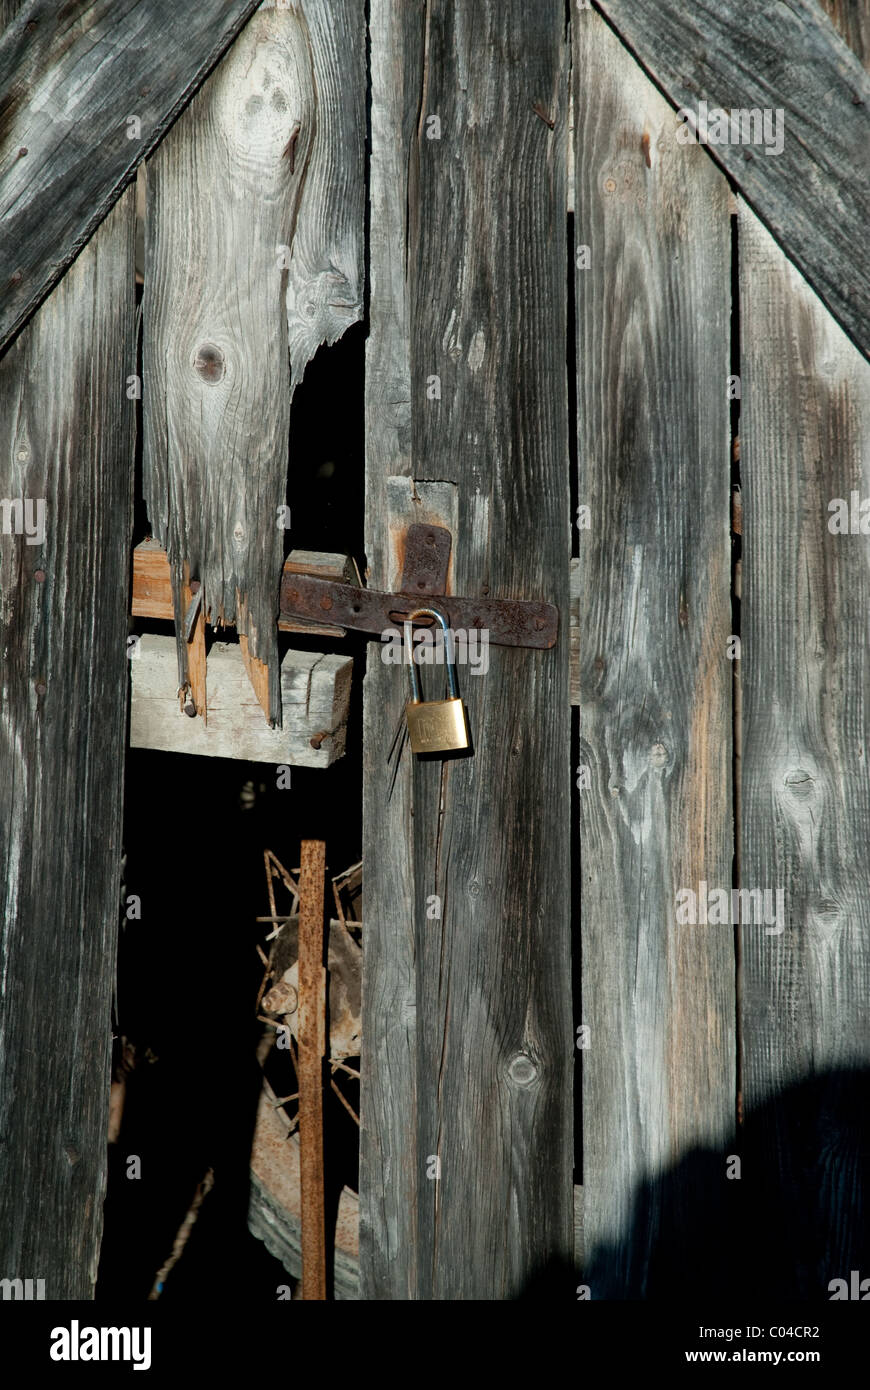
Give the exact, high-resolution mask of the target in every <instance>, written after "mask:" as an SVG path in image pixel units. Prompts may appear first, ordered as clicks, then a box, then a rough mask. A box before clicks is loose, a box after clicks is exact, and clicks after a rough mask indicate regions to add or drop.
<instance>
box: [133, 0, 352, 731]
mask: <svg viewBox="0 0 870 1390" xmlns="http://www.w3.org/2000/svg"><path fill="white" fill-rule="evenodd" d="M309 21H310V22H309ZM361 25H362V13H361V11H359V12H356V11H353V12H352V11H351V7H350V4H349V3H347V4H342V5H340V6H337V7H336V6H326V5H325V4H323V3H320V2H319V0H310V4H307V5H305V6H303V5H301V4H294V5H284V4H281V5H278V6H276V5H275V4H274V3H272V4H264V5H262V6H261V7H260V9H259V10H258V12H257V14H256V15H255V17H254V18H253V19H252V20H251V22H250V24H249V25H248V26H247V28H246V29H245V31H244V33H243V34H242V35H241V37H240V38H239V40H238V41H237V43H236V44H235V45H234V46H233V49H232V50H231V52H230V53H228V54H227V56H226V57H225V59H224V60H223V62H222V63H221V64H220V66H219V68H218V69H217V71H216V72H215V73H214V74H213V76H212V77H211V78H210V79H209V81H208V82H207V83H206V85H205V87H204V88H203V91H202V92H201V93H200V95H199V96H198V97H197V99H196V100H195V101H194V103H193V104H192V106H191V108H190V110H189V111H188V112H187V113H186V114H185V115H184V117H182V119H181V120H179V121H178V122H177V123H176V125H175V127H174V129H173V130H172V131H171V132H170V134H169V136H168V137H167V139H166V140H165V141H164V144H163V146H162V148H161V149H160V151H159V152H158V154H157V155H156V156H155V158H154V159H153V160H152V161H151V162H150V164H149V169H148V213H147V221H146V250H147V264H146V275H145V333H144V380H145V385H144V410H145V462H144V482H145V495H146V501H147V504H148V510H149V516H150V519H151V522H152V525H153V528H154V534H155V536H157V537H158V539H160V540H161V541H162V542H163V543H164V544H165V546H166V549H167V552H168V554H169V558H170V563H171V565H172V567H173V584H174V586H175V588H176V590H177V589H178V587H179V585H180V574H181V567H182V566H183V564H184V563H185V562H186V563H188V564H189V566H190V574H191V577H195V578H198V579H200V580H201V582H202V584H203V588H204V593H205V599H204V602H205V607H206V609H207V611H208V613H209V620H210V621H212V622H217V621H226V622H235V624H236V626H237V627H238V628H239V631H240V632H243V633H244V634H245V636H246V637H247V639H248V645H249V652H250V656H251V658H256V659H257V660H259V661H260V662H264V663H265V664H266V665H267V666H268V683H269V713H270V717H271V718H272V719H273V720H280V714H281V708H280V684H279V680H278V658H277V632H276V619H277V609H278V584H279V580H280V575H281V567H282V563H283V541H284V532H283V530H282V529H281V527H280V526H279V525H278V518H279V511H278V509H279V508H280V507H281V506H283V505H284V503H285V501H286V496H287V461H288V436H289V428H290V404H291V398H292V393H293V389H294V388H295V386H296V385H297V384H298V382H299V380H300V379H301V376H302V373H303V371H304V368H305V364H306V362H307V361H308V360H309V359H310V357H311V356H312V355H313V353H314V352H315V350H316V348H317V345H318V344H319V343H320V342H324V341H325V342H332V341H334V340H335V338H336V337H337V336H338V335H339V334H340V333H341V332H342V331H343V330H344V328H345V327H346V326H347V325H348V324H349V323H351V322H353V320H354V319H355V318H356V317H358V316H359V312H360V282H361V273H360V260H361V249H360V248H361V244H362V223H363V207H362V139H363V134H362V131H363V127H362V116H361V105H362V100H363V98H362V91H363V67H362V64H363V57H364V45H363V42H362V32H361ZM345 82H346V83H347V84H348V86H347V93H348V94H349V95H348V94H345V100H344V105H343V106H342V107H341V109H339V106H340V103H339V90H340V89H341V90H342V91H343V86H342V84H343V83H345ZM297 232H298V233H299V236H300V240H299V241H298V242H297ZM288 299H289V300H290V301H291V304H292V312H291V314H290V328H289V330H288V307H287V304H288ZM288 334H289V337H288ZM288 350H289V358H288ZM291 364H292V378H291ZM291 498H292V484H291ZM176 631H177V633H178V631H179V623H178V616H177V617H176ZM186 661H187V651H186V650H185V647H184V644H183V641H181V640H179V676H180V679H181V680H182V681H183V680H184V679H185V678H186V675H185V668H186Z"/></svg>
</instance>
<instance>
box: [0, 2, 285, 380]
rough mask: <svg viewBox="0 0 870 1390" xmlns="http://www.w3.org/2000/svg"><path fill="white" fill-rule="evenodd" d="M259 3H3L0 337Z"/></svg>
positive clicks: (48, 281) (55, 274)
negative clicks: (11, 5)
mask: <svg viewBox="0 0 870 1390" xmlns="http://www.w3.org/2000/svg"><path fill="white" fill-rule="evenodd" d="M256 4H257V0H203V3H201V4H197V5H196V6H194V7H192V8H188V7H185V6H179V5H177V4H175V3H173V0H74V3H72V4H67V5H60V6H58V5H57V4H54V3H52V0H31V3H30V4H25V5H21V6H18V7H17V13H16V14H15V15H14V17H13V16H10V15H9V13H8V11H9V7H8V6H7V10H6V16H5V17H7V18H8V20H9V23H8V27H7V28H6V31H5V33H4V34H3V36H2V38H0V93H2V97H0V294H2V300H0V347H3V346H4V345H5V344H6V343H7V342H8V341H9V339H10V337H11V336H12V335H13V334H14V333H16V332H17V331H18V329H19V328H20V327H21V325H22V324H23V323H24V322H25V321H26V319H27V318H28V316H29V315H30V314H32V313H33V310H34V309H35V308H36V306H37V305H38V304H39V303H40V301H41V300H42V299H43V298H44V297H45V295H46V294H47V293H48V292H49V290H50V289H51V288H52V286H53V285H55V284H56V283H57V281H58V279H59V278H60V276H61V275H62V274H63V272H64V270H65V269H66V267H67V266H68V265H69V264H70V262H71V261H73V260H74V259H75V257H76V256H77V255H78V253H79V251H80V250H81V248H82V247H83V246H84V245H85V243H86V242H87V240H88V238H89V237H90V236H91V235H92V234H93V232H94V229H95V228H96V227H98V226H99V225H100V223H101V222H102V220H103V218H104V217H105V216H106V213H107V212H108V211H109V209H110V208H111V206H112V204H113V203H114V202H115V200H116V198H117V197H118V195H119V193H120V192H121V190H122V189H123V188H124V187H125V186H126V185H127V184H128V183H129V182H130V180H131V178H132V177H133V175H134V173H135V171H136V166H137V165H138V164H139V163H140V161H141V160H142V159H144V158H145V156H146V155H147V154H149V153H150V152H151V150H153V149H154V147H155V145H156V144H157V143H158V141H159V140H160V139H161V138H162V136H163V135H164V134H165V132H166V131H167V130H168V128H169V126H170V125H171V124H172V122H173V121H174V120H175V118H176V116H177V115H178V114H179V112H180V111H181V110H182V109H183V108H184V106H185V105H186V104H187V102H188V101H189V100H190V98H191V96H192V95H193V93H194V92H195V91H196V89H197V87H198V86H199V84H200V83H201V82H202V80H203V78H204V77H205V76H206V74H207V73H208V72H209V71H210V70H211V68H212V67H213V66H214V64H215V63H216V62H217V61H218V59H219V58H220V56H221V54H222V53H223V52H224V51H225V50H226V49H227V48H228V46H229V45H230V44H231V43H232V40H233V38H234V37H235V35H236V34H237V33H238V32H239V30H240V28H241V27H242V25H243V24H244V22H245V20H246V19H247V18H248V16H249V15H250V14H251V13H252V12H253V10H254V9H255V8H256ZM133 120H135V121H138V123H139V124H138V128H137V126H136V125H135V124H131V121H133ZM134 369H135V368H131V370H134Z"/></svg>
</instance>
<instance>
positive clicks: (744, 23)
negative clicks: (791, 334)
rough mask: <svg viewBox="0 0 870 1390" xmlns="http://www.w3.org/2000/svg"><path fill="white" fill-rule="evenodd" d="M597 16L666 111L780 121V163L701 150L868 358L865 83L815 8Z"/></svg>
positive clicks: (735, 149) (722, 147)
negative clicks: (723, 111) (763, 114)
mask: <svg viewBox="0 0 870 1390" xmlns="http://www.w3.org/2000/svg"><path fill="white" fill-rule="evenodd" d="M600 8H601V9H602V10H603V12H604V13H605V15H606V16H607V18H608V19H609V20H610V21H611V22H612V23H613V25H614V27H615V28H616V30H617V32H618V33H619V35H620V36H621V38H622V39H623V40H624V41H625V42H626V43H627V44H628V45H629V47H630V48H631V49H632V50H633V52H634V53H635V54H636V55H637V57H638V58H639V60H640V61H641V63H643V65H644V67H645V68H646V69H647V71H648V72H649V73H651V74H652V76H653V78H654V79H655V80H656V82H657V83H658V84H659V86H660V87H661V88H662V90H663V91H664V92H665V94H666V95H667V96H668V98H669V99H670V100H671V101H672V102H673V103H674V105H675V106H677V107H685V108H691V109H692V110H693V111H697V109H698V104H699V102H700V101H701V100H705V101H707V102H708V103H709V106H710V108H714V107H724V108H727V109H728V110H729V111H730V110H731V109H735V110H741V109H747V110H748V109H751V108H758V109H759V110H763V109H764V108H769V109H770V110H771V111H772V112H775V111H776V110H777V109H781V110H782V111H783V113H784V127H783V130H784V140H783V145H782V149H781V152H780V153H778V154H770V155H768V154H767V153H765V150H764V149H763V148H762V147H761V146H759V145H754V146H752V145H747V144H730V143H729V144H717V145H713V144H710V145H707V146H706V147H705V148H706V149H707V150H708V151H709V153H710V154H712V155H713V156H714V157H715V158H716V159H717V160H718V162H719V163H720V164H721V165H722V166H723V168H725V169H726V170H727V172H728V173H729V174H730V176H731V177H732V178H733V179H734V180H735V182H736V184H737V185H738V187H739V189H740V191H741V192H742V194H743V195H744V197H745V198H746V201H747V202H748V203H749V204H750V205H751V206H752V207H753V208H754V209H755V211H756V213H757V214H758V216H759V217H760V218H761V219H762V220H763V221H764V222H765V223H766V225H767V226H768V228H769V229H770V230H771V231H772V232H773V235H774V236H775V237H776V239H777V240H778V241H779V243H780V245H781V246H782V248H783V250H784V251H785V252H786V254H787V255H788V256H789V258H790V259H791V260H793V261H794V263H795V264H796V265H797V266H798V267H799V268H800V269H801V270H802V271H803V273H804V275H805V276H806V278H807V279H808V280H809V282H810V284H811V285H812V286H813V287H814V289H815V290H816V292H817V293H818V294H819V295H820V296H821V298H822V299H823V300H824V302H825V304H827V306H828V308H829V309H830V310H831V313H832V314H833V315H834V317H835V318H836V319H837V320H838V321H839V322H840V324H841V325H842V326H843V328H844V329H845V330H846V332H847V333H849V334H850V335H851V337H852V338H853V339H854V341H855V343H856V344H857V346H858V347H859V348H860V350H861V351H862V352H863V353H864V354H865V355H870V260H868V257H867V256H866V255H865V256H860V255H856V250H857V249H858V248H859V247H864V246H865V244H866V240H867V228H868V226H870V160H868V157H867V152H868V149H870V77H868V75H867V73H866V72H865V71H864V68H863V67H862V64H861V62H860V60H859V59H858V57H856V55H855V54H854V53H853V52H852V51H851V50H850V49H849V48H848V46H847V44H846V43H845V41H844V40H843V39H842V38H841V37H840V35H839V34H838V33H837V32H836V31H835V29H834V27H833V25H832V24H831V22H830V20H829V19H828V18H827V16H826V15H825V14H824V13H823V11H822V9H821V7H820V5H819V4H818V3H817V0H788V4H779V3H776V0H753V3H751V4H745V3H743V4H741V3H737V0H694V3H693V4H691V5H689V6H687V5H686V4H685V3H684V0H658V3H656V4H650V3H649V0H601V6H600ZM578 18H579V19H580V21H582V20H583V18H584V15H583V14H581V15H580V16H579V17H578ZM856 27H857V26H856Z"/></svg>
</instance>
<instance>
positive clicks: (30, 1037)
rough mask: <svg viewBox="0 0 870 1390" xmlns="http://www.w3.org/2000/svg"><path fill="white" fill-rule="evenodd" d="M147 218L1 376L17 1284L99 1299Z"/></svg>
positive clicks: (3, 1143) (3, 1020)
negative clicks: (129, 388)
mask: <svg viewBox="0 0 870 1390" xmlns="http://www.w3.org/2000/svg"><path fill="white" fill-rule="evenodd" d="M133 238H134V203H133V194H132V192H130V193H128V194H125V195H124V197H123V198H122V199H121V201H120V202H119V204H118V205H117V207H116V208H115V209H114V211H113V212H112V214H111V215H110V217H109V218H108V219H107V220H106V223H105V225H104V226H103V227H101V228H100V230H99V231H98V232H97V233H96V235H95V236H94V237H93V238H92V240H91V242H90V243H89V245H88V246H87V247H86V249H85V250H84V251H83V252H82V254H81V256H80V257H79V259H78V260H77V261H76V264H75V265H74V266H73V267H72V268H71V269H70V271H69V272H68V274H67V275H66V276H65V278H64V280H63V281H62V283H61V284H60V285H58V287H57V288H56V289H55V290H54V292H53V293H52V295H51V296H50V298H49V299H48V300H46V302H45V303H44V304H43V306H42V308H41V309H40V311H39V312H38V314H37V315H36V316H35V317H34V319H33V321H32V322H31V323H30V324H29V325H28V327H27V328H26V329H25V331H24V332H23V333H22V334H21V335H20V336H19V337H18V339H17V340H16V342H15V343H14V345H13V346H12V347H11V348H10V349H9V350H8V351H7V353H6V355H5V356H4V358H3V359H2V362H0V399H2V401H3V410H2V414H0V497H3V498H16V497H22V496H23V497H30V498H41V499H44V502H45V539H44V543H43V544H40V545H33V546H31V545H28V544H27V542H26V539H25V537H23V536H16V535H9V534H0V766H2V768H3V769H4V773H3V777H2V779H0V981H2V985H0V988H2V1006H0V1136H2V1137H0V1272H2V1275H3V1277H4V1278H6V1277H8V1278H34V1279H37V1278H39V1279H45V1281H46V1294H45V1296H46V1298H49V1299H73V1298H90V1297H91V1296H92V1293H93V1286H94V1281H95V1279H96V1271H97V1258H98V1252H99V1242H100V1236H101V1231H102V1202H103V1194H104V1188H105V1182H106V1132H107V1123H108V1109H109V1081H110V1072H109V1065H110V1051H111V998H112V989H113V986H114V979H115V949H116V941H117V933H118V925H117V924H118V896H119V891H120V858H121V816H122V783H123V768H124V740H125V723H126V709H127V656H126V638H127V591H128V570H129V563H130V545H131V542H132V527H133V474H134V470H133V452H134V428H135V424H134V422H135V415H134V405H133V402H131V401H129V400H128V399H127V396H126V392H125V379H126V376H127V375H128V374H129V372H130V371H131V370H133V369H134V367H135V339H134V264H133Z"/></svg>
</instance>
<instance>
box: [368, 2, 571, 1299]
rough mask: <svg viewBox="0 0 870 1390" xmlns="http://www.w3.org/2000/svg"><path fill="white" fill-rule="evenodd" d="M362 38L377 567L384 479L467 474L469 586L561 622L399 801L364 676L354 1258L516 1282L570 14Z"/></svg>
mask: <svg viewBox="0 0 870 1390" xmlns="http://www.w3.org/2000/svg"><path fill="white" fill-rule="evenodd" d="M371 35H372V73H373V108H372V132H373V134H372V145H373V148H372V188H373V195H372V229H373V238H372V243H371V263H372V291H371V294H372V300H371V317H372V333H373V338H374V339H375V341H374V343H373V345H372V347H371V350H370V356H369V363H368V373H369V374H368V381H367V394H368V397H369V416H368V418H369V421H370V422H371V424H372V425H373V426H374V431H373V434H370V438H369V461H368V487H369V492H368V498H367V549H368V554H369V557H370V561H371V559H372V558H373V557H374V562H375V566H376V572H378V573H382V572H383V571H384V570H386V569H387V567H388V565H389V563H390V561H389V543H390V536H391V529H392V528H391V521H392V516H391V513H390V511H389V506H388V504H387V503H388V497H389V492H388V488H387V478H388V476H389V475H390V474H399V473H403V472H405V473H411V474H412V475H413V476H414V477H419V478H421V479H423V480H425V479H438V480H443V481H446V482H452V483H453V484H455V486H456V489H457V497H458V524H457V527H456V530H455V532H454V553H453V575H454V580H453V586H454V591H455V592H456V593H463V594H480V593H489V595H490V596H491V597H493V598H498V597H546V598H548V599H550V600H552V601H554V602H555V603H556V604H557V605H558V606H559V608H560V611H561V613H562V615H563V619H564V633H563V636H562V638H561V640H560V643H559V645H558V646H557V647H556V648H555V649H554V650H553V651H551V652H531V651H524V650H519V649H513V650H508V649H502V648H490V653H489V656H490V666H489V672H488V674H487V675H486V676H485V677H483V678H481V679H479V680H475V679H474V678H472V677H470V676H468V675H466V676H465V678H464V679H462V678H461V684H462V693H463V696H464V698H465V700H466V703H467V706H468V710H469V718H470V724H471V729H472V735H473V742H474V752H473V756H472V757H469V758H464V759H457V760H452V761H444V762H441V761H438V760H435V761H432V762H419V763H414V762H413V761H412V759H411V757H410V755H409V754H407V753H406V762H405V763H404V765H403V768H402V770H401V772H400V776H399V779H398V781H397V787H396V791H395V793H394V797H393V802H392V803H390V809H388V810H386V811H385V810H384V807H385V805H386V787H387V786H388V771H387V768H386V765H385V759H386V754H387V749H388V747H389V744H390V741H391V738H392V733H393V727H394V724H395V719H396V715H397V713H398V711H399V710H400V708H401V705H402V703H403V702H404V699H405V690H404V686H403V683H402V688H401V689H400V688H399V681H398V680H397V679H396V678H397V676H399V675H400V673H399V672H398V671H397V670H396V669H395V668H393V669H392V670H389V669H388V668H383V670H378V669H375V670H374V671H372V673H371V675H370V676H369V677H368V678H367V689H366V696H367V701H368V716H367V725H366V739H367V748H366V783H367V791H366V801H365V805H366V831H365V835H366V838H365V847H364V854H365V855H366V861H365V862H366V889H365V891H366V899H367V905H366V906H365V907H364V914H365V916H366V936H367V938H368V939H367V942H366V947H365V949H366V952H367V955H366V960H365V985H364V990H365V999H364V1005H365V1015H366V1018H365V1022H364V1025H363V1027H364V1033H365V1037H366V1054H367V1055H366V1059H365V1060H364V1064H363V1066H364V1072H363V1077H364V1079H363V1112H364V1113H363V1153H362V1164H363V1166H362V1174H361V1186H362V1191H361V1206H362V1216H363V1224H362V1228H361V1277H362V1284H363V1296H364V1297H404V1298H407V1297H415V1298H422V1299H504V1298H511V1297H515V1296H516V1295H518V1294H519V1293H520V1292H521V1291H523V1290H524V1289H527V1288H528V1287H529V1286H530V1284H531V1283H532V1282H533V1281H534V1279H535V1278H536V1276H539V1275H542V1274H543V1273H544V1272H545V1271H546V1272H549V1273H553V1272H554V1270H556V1269H559V1270H561V1264H560V1262H561V1261H565V1262H567V1261H569V1260H570V1258H571V1252H572V1187H571V1144H572V1135H571V1104H570V1101H571V1092H570V1085H571V1080H570V1068H571V1053H572V1037H571V1001H570V963H569V894H568V891H567V890H568V876H567V865H568V854H569V785H568V773H569V768H568V748H569V705H568V680H567V677H568V618H567V615H568V527H567V509H568V476H567V382H566V372H565V350H566V309H565V298H566V296H565V275H566V266H565V250H564V247H565V241H564V219H565V143H566V121H567V83H566V71H567V53H566V49H565V43H564V9H563V7H562V6H561V5H559V4H555V3H545V4H543V5H538V6H536V7H534V10H533V11H530V10H529V8H528V7H526V6H523V5H521V4H519V3H509V4H498V5H497V4H495V3H485V4H480V3H477V4H474V5H471V4H469V3H459V4H454V5H449V6H448V5H445V4H436V5H428V6H426V7H425V8H420V7H418V6H406V5H397V4H395V3H383V2H379V3H376V4H373V6H372V15H371ZM390 82H391V83H392V91H390V90H388V83H390ZM535 108H538V109H537V110H536V109H535ZM433 116H437V118H438V121H439V122H440V130H439V129H438V127H437V126H435V125H434V124H433V123H432V122H431V120H430V117H433ZM436 132H437V133H436ZM390 147H392V148H393V149H394V150H395V151H396V153H394V154H391V153H390V152H389V151H390ZM392 161H395V165H398V172H399V173H400V178H399V183H398V186H393V187H390V186H389V184H388V182H387V179H388V177H389V174H390V172H391V168H395V165H392V163H391V162H392ZM405 167H407V170H408V172H407V175H405V174H404V173H403V172H402V171H403V170H404V169H405ZM494 189H498V198H497V199H495V198H494V197H493V190H494ZM382 209H384V210H385V216H384V218H383V219H382V218H381V211H382ZM376 226H377V227H378V232H377V233H375V228H376ZM381 296H384V298H383V300H381ZM411 308H413V312H410V310H411ZM375 335H377V336H375ZM433 376H437V377H438V378H439V387H440V395H438V388H436V387H435V385H434V383H433V382H432V381H431V378H432V377H433ZM427 386H428V388H429V390H428V393H427ZM408 401H410V430H409V429H408V416H409V412H408V406H407V402H408ZM373 664H374V663H373ZM430 674H431V673H430ZM378 700H379V704H377V705H376V704H375V701H378ZM393 806H395V810H393V809H392V808H393ZM542 808H543V810H542ZM376 855H377V856H381V857H382V862H381V863H380V864H377V863H374V864H373V859H374V857H375V856H376ZM370 866H372V867H373V868H374V872H375V875H376V881H375V888H374V891H372V887H371V885H370V881H369V872H370ZM393 884H395V885H397V891H396V892H395V893H393V894H392V895H391V894H390V887H391V885H393ZM436 913H439V914H440V915H436ZM394 945H395V946H396V947H397V953H396V958H395V959H392V958H391V957H390V951H391V949H392V948H393V946H394ZM412 991H413V993H412ZM414 998H415V999H416V1007H414ZM386 1036H389V1052H388V1054H387V1055H385V1054H384V1051H383V1050H382V1046H381V1044H382V1042H383V1040H384V1038H385V1037H386ZM397 1169H398V1173H397ZM569 1287H570V1276H568V1277H567V1278H566V1282H565V1286H564V1288H565V1292H567V1291H568V1289H569Z"/></svg>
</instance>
